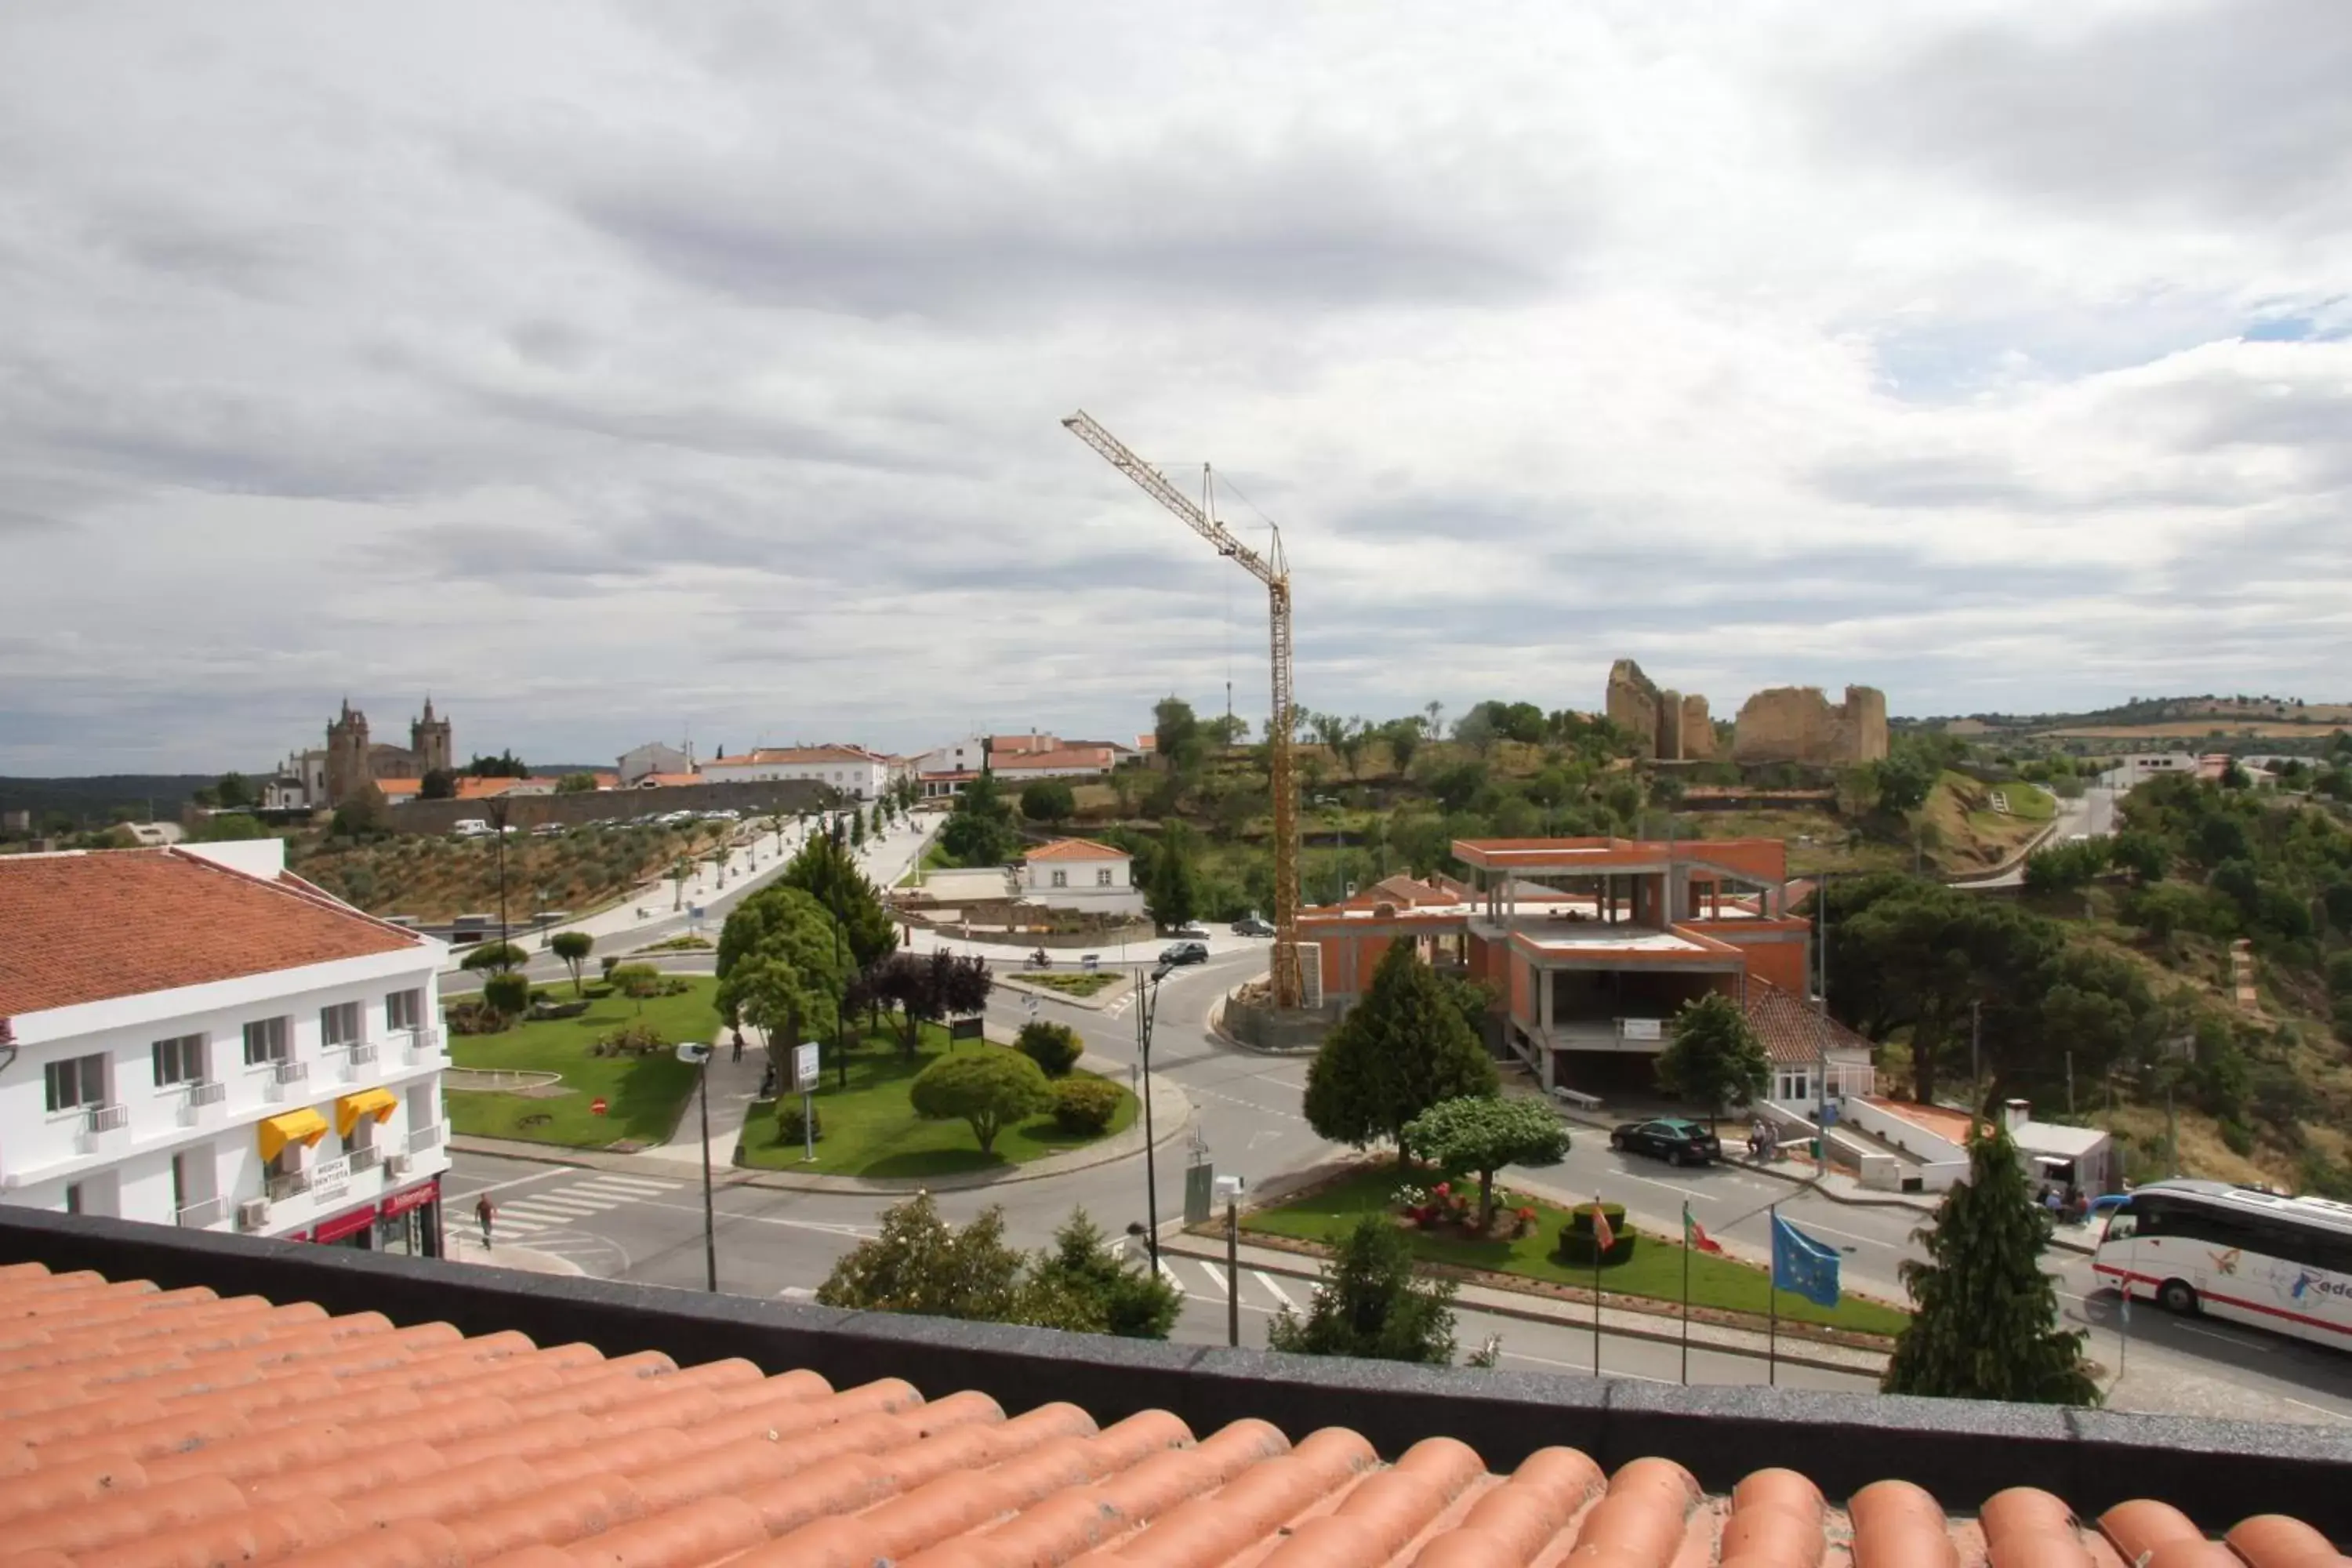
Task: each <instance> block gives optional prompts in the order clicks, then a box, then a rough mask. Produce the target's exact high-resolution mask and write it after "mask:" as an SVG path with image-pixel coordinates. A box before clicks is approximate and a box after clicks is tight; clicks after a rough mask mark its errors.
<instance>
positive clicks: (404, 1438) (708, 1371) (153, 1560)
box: [0, 1263, 2341, 1568]
mask: <svg viewBox="0 0 2352 1568" xmlns="http://www.w3.org/2000/svg"><path fill="white" fill-rule="evenodd" d="M0 1321H5V1324H6V1340H5V1342H6V1343H7V1345H8V1350H9V1360H8V1375H7V1377H6V1378H5V1387H0V1475H5V1477H6V1484H5V1486H0V1525H5V1529H6V1531H7V1539H8V1550H9V1551H11V1552H15V1553H16V1554H17V1556H18V1558H19V1561H21V1562H22V1563H26V1564H27V1565H28V1568H98V1565H100V1564H104V1565H106V1568H178V1565H182V1564H207V1563H243V1564H261V1563H272V1562H282V1563H288V1564H289V1568H290V1565H293V1564H302V1565H306V1568H307V1565H310V1564H322V1565H333V1564H343V1565H348V1568H420V1565H428V1564H430V1565H439V1568H481V1565H484V1564H489V1563H499V1564H501V1565H502V1568H613V1565H635V1568H705V1565H707V1564H718V1563H732V1564H735V1565H737V1568H847V1565H850V1564H856V1565H857V1568H866V1565H868V1564H877V1563H894V1564H897V1565H898V1568H1014V1565H1029V1564H1061V1563H1089V1564H1101V1565H1103V1568H1115V1565H1118V1564H1131V1565H1141V1564H1147V1563H1148V1564H1155V1565H1164V1568H1175V1565H1178V1564H1187V1565H1198V1568H1210V1565H1215V1564H1248V1565H1251V1568H1405V1565H1407V1564H1411V1565H1412V1568H1553V1565H1556V1564H1576V1565H1579V1568H1667V1565H1669V1564H1677V1563H1679V1564H1702V1565H1703V1564H1707V1563H1717V1562H1721V1563H1733V1564H1746V1565H1750V1568H1814V1565H1823V1568H1830V1565H1843V1564H1848V1563H1851V1564H1853V1565H1855V1568H1916V1565H1919V1564H1947V1565H1956V1564H1962V1563H1975V1564H1983V1563H1994V1564H2001V1565H2003V1568H2117V1565H2118V1564H2119V1563H2123V1564H2128V1563H2149V1564H2150V1568H2167V1565H2170V1564H2179V1565H2184V1568H2194V1565H2202V1564H2206V1563H2224V1564H2229V1565H2231V1568H2241V1565H2242V1568H2321V1565H2326V1564H2334V1563H2340V1561H2341V1559H2339V1558H2338V1557H2337V1556H2336V1552H2335V1549H2334V1548H2333V1547H2332V1546H2331V1545H2330V1544H2329V1542H2328V1541H2327V1540H2326V1537H2325V1536H2323V1535H2321V1534H2320V1533H2319V1532H2318V1531H2315V1530H2313V1529H2312V1528H2310V1527H2309V1526H2308V1525H2305V1524H2303V1523H2301V1522H2299V1521H2294V1520H2292V1519H2288V1518H2285V1517H2284V1516H2280V1515H2266V1516H2259V1517H2257V1518H2254V1519H2249V1520H2247V1521H2243V1522H2242V1523H2241V1524H2239V1525H2238V1526H2237V1527H2236V1528H2235V1529H2233V1530H2232V1531H2230V1533H2229V1536H2228V1538H2227V1540H2228V1547H2227V1548H2226V1549H2225V1548H2223V1547H2221V1546H2217V1545H2209V1544H2207V1543H2206V1542H2205V1539H2204V1535H2203V1532H2202V1531H2200V1530H2198V1529H2197V1527H2196V1526H2195V1525H2194V1524H2192V1523H2191V1522H2190V1521H2189V1520H2188V1518H2186V1517H2185V1516H2184V1515H2182V1514H2181V1513H2180V1512H2179V1511H2178V1510H2175V1509H2173V1508H2171V1507H2170V1506H2168V1504H2165V1503H2162V1502H2155V1501H2146V1500H2141V1501H2133V1502H2126V1503H2121V1504H2118V1505H2116V1507H2113V1508H2110V1509H2109V1510H2106V1512H2105V1513H2104V1514H2102V1515H2101V1516H2100V1517H2099V1518H2098V1519H2097V1520H2095V1521H2085V1520H2081V1519H2077V1518H2076V1517H2075V1516H2074V1512H2073V1511H2072V1510H2070V1509H2069V1508H2068V1507H2067V1506H2066V1504H2065V1503H2064V1502H2063V1500H2060V1499H2059V1498H2058V1497H2056V1496H2054V1495H2053V1494H2052V1493H2049V1492H2046V1491H2042V1490H2040V1489H2034V1488H2031V1487H2015V1488H2011V1489H2008V1490H2005V1491H2002V1492H1999V1493H1997V1494H1995V1495H1994V1496H1993V1497H1991V1498H1990V1499H1988V1500H1985V1502H1984V1505H1983V1507H1982V1509H1981V1510H1980V1511H1979V1517H1978V1518H1977V1520H1976V1521H1958V1520H1953V1519H1950V1518H1948V1517H1947V1516H1946V1514H1945V1511H1944V1509H1943V1506H1942V1505H1941V1504H1939V1503H1938V1502H1937V1500H1935V1498H1934V1497H1933V1496H1932V1495H1931V1494H1930V1493H1928V1492H1927V1490H1925V1489H1922V1488H1921V1487H1919V1486H1917V1485H1915V1484H1913V1483H1912V1482H1910V1481H1908V1480H1885V1481H1880V1482H1877V1483H1876V1484H1874V1485H1872V1486H1869V1487H1865V1488H1864V1489H1862V1490H1861V1491H1859V1492H1857V1493H1855V1494H1854V1496H1853V1498H1852V1499H1851V1500H1848V1502H1847V1504H1846V1506H1845V1507H1844V1508H1843V1509H1840V1508H1833V1507H1832V1506H1831V1505H1830V1503H1829V1501H1828V1500H1826V1499H1824V1498H1823V1497H1822V1492H1821V1490H1820V1489H1819V1488H1818V1487H1816V1486H1815V1485H1814V1483H1813V1482H1812V1481H1811V1480H1810V1479H1807V1478H1806V1477H1804V1476H1802V1475H1800V1474H1798V1473H1797V1472H1795V1471H1793V1470H1788V1469H1766V1470H1759V1471H1757V1472H1756V1473H1754V1474H1752V1475H1750V1476H1748V1478H1747V1479H1744V1480H1742V1481H1741V1482H1740V1483H1739V1484H1738V1487H1737V1488H1736V1489H1734V1490H1733V1491H1732V1492H1731V1494H1730V1496H1728V1497H1727V1498H1723V1497H1717V1498H1710V1497H1708V1496H1707V1495H1706V1493H1705V1492H1704V1491H1702V1489H1700V1487H1699V1485H1698V1483H1697V1481H1696V1479H1694V1478H1693V1477H1692V1475H1691V1473H1690V1472H1689V1471H1688V1470H1686V1469H1685V1468H1683V1467H1682V1466H1681V1465H1679V1464H1676V1463H1675V1462H1674V1461H1673V1460H1671V1459H1667V1458H1657V1457H1648V1458H1636V1459H1633V1460H1632V1461H1630V1462H1629V1463H1627V1464H1625V1465H1623V1466H1621V1467H1620V1468H1618V1469H1617V1471H1616V1472H1615V1473H1614V1474H1613V1475H1611V1474H1607V1473H1604V1472H1603V1471H1602V1470H1601V1468H1600V1466H1599V1465H1597V1464H1596V1463H1594V1461H1593V1460H1592V1459H1591V1458H1590V1457H1588V1456H1587V1455H1585V1454H1584V1453H1582V1452H1580V1451H1579V1450H1577V1449H1574V1448H1568V1447H1547V1448H1540V1449H1538V1450H1536V1451H1535V1452H1534V1453H1532V1454H1530V1455H1529V1456H1528V1458H1526V1459H1525V1460H1523V1461H1522V1462H1521V1463H1520V1464H1519V1466H1518V1468H1517V1469H1516V1470H1514V1471H1512V1472H1511V1473H1510V1474H1509V1475H1507V1476H1499V1475H1495V1474H1492V1473H1490V1472H1489V1471H1488V1469H1487V1468H1486V1462H1485V1461H1484V1460H1483V1459H1481V1458H1479V1456H1478V1455H1477V1453H1476V1452H1475V1451H1474V1450H1473V1449H1471V1448H1470V1447H1467V1446H1465V1444H1463V1443H1460V1442H1457V1441H1455V1440H1454V1439H1453V1438H1451V1437H1443V1436H1438V1437H1429V1438H1425V1439H1423V1441H1421V1442H1419V1443H1416V1444H1414V1445H1413V1446H1412V1447H1411V1448H1409V1449H1407V1450H1406V1451H1405V1452H1404V1453H1403V1454H1402V1455H1401V1456H1400V1457H1399V1458H1398V1459H1397V1460H1396V1462H1395V1463H1394V1464H1383V1463H1382V1462H1381V1459H1380V1458H1379V1456H1378V1454H1377V1453H1376V1452H1375V1451H1374V1450H1373V1448H1372V1446H1371V1445H1370V1443H1369V1442H1367V1441H1366V1440H1365V1439H1364V1438H1363V1437H1362V1436H1360V1435H1359V1434H1357V1433H1355V1432H1353V1431H1350V1430H1349V1429H1348V1428H1346V1427H1338V1426H1334V1427H1326V1428H1324V1429H1323V1430H1321V1431H1318V1432H1315V1433H1313V1434H1311V1435H1308V1436H1305V1437H1303V1438H1301V1439H1300V1440H1299V1441H1297V1442H1296V1443H1293V1442H1292V1441H1291V1440H1290V1439H1289V1438H1288V1437H1286V1436H1285V1435H1284V1434H1283V1433H1282V1432H1281V1431H1279V1430H1277V1429H1276V1427H1274V1426H1271V1425H1269V1424H1268V1423H1266V1422H1264V1421H1260V1420H1255V1419H1247V1418H1245V1419H1243V1420H1239V1421H1235V1422H1234V1423H1233V1424H1232V1425H1230V1426H1224V1427H1222V1428H1220V1429H1218V1430H1217V1431H1215V1432H1213V1433H1210V1434H1208V1435H1207V1436H1201V1437H1197V1438H1196V1436H1194V1434H1193V1433H1192V1430H1191V1429H1190V1428H1189V1427H1187V1426H1186V1425H1185V1424H1184V1422H1183V1421H1181V1419H1179V1418H1178V1417H1177V1416H1175V1415H1171V1414H1169V1413H1168V1412H1167V1411H1164V1410H1150V1411H1145V1412H1142V1413H1141V1414H1139V1415H1132V1416H1129V1418H1127V1419H1126V1420H1124V1421H1120V1422H1118V1423H1116V1424H1115V1425H1113V1426H1108V1427H1104V1426H1098V1425H1097V1423H1096V1421H1095V1419H1094V1418H1093V1417H1092V1416H1090V1415H1087V1412H1086V1411H1084V1410H1082V1409H1080V1408H1078V1407H1077V1406H1076V1405H1069V1404H1063V1403H1055V1404H1048V1405H1040V1406H1038V1407H1037V1408H1035V1409H1033V1410H1030V1411H1028V1412H1026V1413H1025V1414H1024V1415H1018V1416H1013V1417H1010V1418H1008V1417H1007V1416H1006V1415H1005V1413H1004V1411H1003V1407H1001V1406H1000V1405H998V1404H997V1403H996V1402H995V1401H994V1400H992V1399H991V1398H989V1397H988V1396H987V1395H985V1394H976V1393H970V1392H966V1393H956V1394H948V1395H946V1396H945V1397H943V1398H938V1399H929V1400H927V1399H925V1397H924V1396H923V1394H921V1393H919V1391H918V1390H916V1389H915V1388H914V1387H913V1386H912V1385H911V1384H908V1383H906V1382H905V1381H903V1380H901V1379H898V1378H895V1377H887V1378H882V1379H879V1380H877V1381H876V1382H873V1383H867V1384H859V1385H857V1386H856V1387H851V1388H845V1389H835V1388H834V1387H833V1386H832V1385H831V1384H829V1383H827V1382H826V1381H825V1379H824V1378H823V1377H821V1376H819V1375H818V1374H817V1373H813V1372H809V1371H805V1370H799V1369H795V1370H792V1371H786V1372H781V1373H774V1374H772V1375H771V1374H768V1373H763V1372H762V1371H761V1368H759V1367H757V1366H755V1365H753V1364H752V1363H750V1362H748V1361H743V1360H740V1359H737V1360H728V1361H713V1362H706V1363H699V1364H696V1365H690V1366H687V1367H680V1366H679V1365H678V1364H677V1363H676V1362H674V1361H673V1360H671V1359H670V1358H669V1357H668V1356H667V1355H666V1354H663V1353H662V1352H657V1351H642V1352H635V1353H634V1354H629V1355H623V1356H618V1357H613V1358H609V1359H608V1358H607V1357H606V1356H605V1355H604V1353H603V1352H600V1351H598V1350H596V1349H595V1348H594V1347H593V1346H590V1345H586V1344H578V1343H572V1344H564V1345H558V1346H554V1347H550V1348H542V1347H541V1346H539V1345H537V1344H534V1343H533V1342H531V1341H530V1339H529V1338H527V1337H526V1336H524V1335H522V1334H520V1333H516V1332H512V1331H508V1332H500V1333H492V1334H484V1335H478V1336H475V1337H471V1338H469V1337H467V1336H464V1335H462V1334H460V1333H459V1332H458V1331H457V1330H456V1329H455V1328H452V1327H451V1326H449V1325H448V1324H446V1323H428V1324H422V1325H418V1326H415V1327H410V1328H395V1327H394V1326H393V1324H392V1323H391V1322H390V1321H387V1320H386V1319H385V1318H384V1317H383V1316H382V1315H381V1314H378V1313H374V1312H368V1313H362V1314H356V1315H352V1316H342V1317H330V1316H328V1315H326V1314H324V1313H322V1312H321V1311H320V1310H319V1309H317V1308H316V1307H312V1306H309V1305H307V1304H299V1303H297V1304H275V1305H274V1304H272V1303H270V1302H269V1301H267V1300H260V1299H258V1298H255V1297H250V1296H246V1297H236V1298H233V1299H230V1300H222V1299H220V1298H219V1297H217V1296H215V1294H214V1293H213V1292H212V1291H211V1290H209V1289H202V1288H195V1289H178V1290H168V1291H166V1290H158V1289H154V1288H153V1287H152V1286H149V1285H145V1284H142V1283H127V1282H126V1283H114V1282H109V1281H108V1280H106V1279H102V1278H100V1276H98V1275H95V1274H89V1273H76V1274H62V1275H60V1274H52V1273H50V1272H49V1271H48V1270H47V1268H44V1267H43V1266H42V1265H40V1264H38V1263H20V1264H13V1265H9V1266H6V1267H5V1268H0ZM1977 1441H1979V1442H1982V1443H1997V1442H2000V1441H2001V1438H2000V1436H1999V1435H1997V1434H1996V1433H1994V1432H1991V1431H1988V1432H1987V1433H1986V1434H1985V1435H1984V1436H1982V1437H1980V1438H1978V1439H1977ZM1792 1442H1796V1445H1797V1449H1796V1451H1797V1452H1799V1453H1801V1451H1802V1446H1801V1441H1799V1440H1797V1439H1795V1438H1794V1436H1793V1435H1792ZM1792 1457H1793V1456H1792ZM1925 1479H1930V1480H1936V1481H1938V1482H1939V1483H1941V1484H1942V1485H1943V1486H1944V1488H1945V1489H1947V1490H1948V1489H1950V1488H1951V1487H1953V1486H1955V1485H1958V1484H1960V1483H1959V1482H1958V1479H1957V1478H1943V1477H1928V1478H1925ZM2313 1503H2314V1506H2315V1508H2321V1509H2324V1508H2325V1507H2326V1500H2325V1499H2322V1498H2316V1497H2315V1498H2314V1499H2313Z"/></svg>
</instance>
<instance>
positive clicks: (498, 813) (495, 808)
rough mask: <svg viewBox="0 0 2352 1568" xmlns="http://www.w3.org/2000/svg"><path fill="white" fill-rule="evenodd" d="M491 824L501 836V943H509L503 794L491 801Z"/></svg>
mask: <svg viewBox="0 0 2352 1568" xmlns="http://www.w3.org/2000/svg"><path fill="white" fill-rule="evenodd" d="M488 809H489V813H490V826H491V827H492V828H494V829H496V830H497V833H498V836H499V946H500V947H504V946H506V944H507V802H506V798H505V797H504V796H503V795H493V796H492V797H491V798H490V803H489V808H488Z"/></svg>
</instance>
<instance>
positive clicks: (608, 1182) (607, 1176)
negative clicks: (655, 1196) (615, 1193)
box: [588, 1172, 680, 1193]
mask: <svg viewBox="0 0 2352 1568" xmlns="http://www.w3.org/2000/svg"><path fill="white" fill-rule="evenodd" d="M588 1184H589V1185H591V1186H599V1187H630V1188H635V1189H636V1190H637V1191H640V1192H646V1193H674V1192H676V1191H677V1189H678V1187H679V1185H680V1184H679V1183H677V1182H654V1181H648V1180H646V1178H645V1177H643V1176H617V1175H614V1174H613V1173H610V1172H606V1173H604V1174H603V1175H599V1176H595V1177H593V1178H591V1179H590V1181H589V1183H588Z"/></svg>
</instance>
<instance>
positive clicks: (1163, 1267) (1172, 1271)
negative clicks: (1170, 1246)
mask: <svg viewBox="0 0 2352 1568" xmlns="http://www.w3.org/2000/svg"><path fill="white" fill-rule="evenodd" d="M1160 1274H1161V1275H1162V1276H1163V1277H1164V1278H1165V1279H1167V1281H1168V1283H1170V1284H1171V1285H1173V1286H1175V1287H1176V1289H1178V1290H1180V1291H1181V1290H1183V1289H1184V1281H1183V1279H1182V1278H1181V1276H1179V1275H1178V1274H1177V1272H1176V1268H1175V1266H1174V1265H1173V1264H1171V1263H1170V1262H1169V1261H1168V1259H1166V1258H1161V1259H1160ZM1186 1293H1187V1294H1189V1293H1190V1292H1186Z"/></svg>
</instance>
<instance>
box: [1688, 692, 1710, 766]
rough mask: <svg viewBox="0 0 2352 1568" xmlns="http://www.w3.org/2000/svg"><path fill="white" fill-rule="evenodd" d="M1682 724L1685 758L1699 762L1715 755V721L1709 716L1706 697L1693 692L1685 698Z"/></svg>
mask: <svg viewBox="0 0 2352 1568" xmlns="http://www.w3.org/2000/svg"><path fill="white" fill-rule="evenodd" d="M1682 726H1683V735H1682V747H1681V750H1680V752H1679V754H1680V755H1681V756H1682V757H1683V758H1685V760H1686V761H1689V762H1694V763H1697V762H1705V761H1706V759H1707V758H1709V757H1712V756H1714V755H1715V721H1714V719H1713V718H1711V717H1709V716H1708V713H1707V710H1706V698H1704V697H1701V696H1700V695H1698V694H1697V693H1696V692H1693V693H1691V694H1690V695H1689V696H1687V697H1685V698H1684V699H1683V710H1682Z"/></svg>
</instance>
